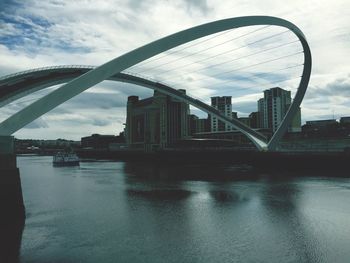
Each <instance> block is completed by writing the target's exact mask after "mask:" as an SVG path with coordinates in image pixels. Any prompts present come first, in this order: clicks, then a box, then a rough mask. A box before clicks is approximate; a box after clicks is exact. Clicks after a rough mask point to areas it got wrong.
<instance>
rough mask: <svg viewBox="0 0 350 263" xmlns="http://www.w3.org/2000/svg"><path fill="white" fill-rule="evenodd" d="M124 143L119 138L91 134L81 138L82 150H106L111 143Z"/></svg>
mask: <svg viewBox="0 0 350 263" xmlns="http://www.w3.org/2000/svg"><path fill="white" fill-rule="evenodd" d="M123 141H124V139H123V138H121V137H120V136H115V135H101V134H92V135H91V136H86V137H82V138H81V147H82V148H92V149H108V148H109V145H110V144H112V143H122V142H123Z"/></svg>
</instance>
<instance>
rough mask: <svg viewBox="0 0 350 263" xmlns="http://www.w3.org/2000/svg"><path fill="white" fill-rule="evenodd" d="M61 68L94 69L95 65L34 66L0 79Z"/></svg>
mask: <svg viewBox="0 0 350 263" xmlns="http://www.w3.org/2000/svg"><path fill="white" fill-rule="evenodd" d="M62 68H91V69H94V68H96V66H92V65H60V66H49V67H41V68H34V69H29V70H24V71H19V72H16V73H11V74H8V75H5V76H2V77H0V81H1V80H4V79H8V78H13V77H15V76H18V75H24V74H28V73H32V72H38V71H44V70H50V69H62Z"/></svg>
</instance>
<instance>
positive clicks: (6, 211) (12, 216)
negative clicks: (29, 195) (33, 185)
mask: <svg viewBox="0 0 350 263" xmlns="http://www.w3.org/2000/svg"><path fill="white" fill-rule="evenodd" d="M24 220H25V208H24V204H23V196H22V187H21V179H20V174H19V169H18V168H17V163H16V155H15V152H14V139H13V137H12V136H0V223H2V224H7V223H15V222H18V223H20V222H24Z"/></svg>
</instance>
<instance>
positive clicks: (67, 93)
mask: <svg viewBox="0 0 350 263" xmlns="http://www.w3.org/2000/svg"><path fill="white" fill-rule="evenodd" d="M253 25H275V26H281V27H285V28H288V29H289V30H291V31H292V32H293V33H294V34H295V35H296V36H297V37H298V39H299V40H300V42H301V44H302V47H303V50H304V68H303V73H302V77H301V80H300V83H299V87H298V90H297V92H296V95H295V97H294V100H293V102H292V104H291V106H290V108H289V110H288V112H287V113H286V115H285V117H284V119H283V121H282V123H281V124H280V126H279V128H278V129H277V131H276V132H275V134H274V135H273V137H272V139H271V140H270V142H269V143H268V145H267V150H275V148H276V145H277V143H278V141H279V140H280V138H281V137H282V135H283V134H284V132H285V131H286V129H287V128H288V125H289V124H290V122H291V120H292V118H293V117H294V115H295V113H296V111H297V110H298V108H299V106H300V104H301V102H302V99H303V97H304V95H305V92H306V89H307V86H308V83H309V79H310V74H311V65H312V59H311V51H310V48H309V45H308V43H307V41H306V38H305V36H304V34H303V33H302V31H301V30H300V29H299V28H298V27H297V26H296V25H294V24H292V23H291V22H289V21H286V20H284V19H281V18H277V17H270V16H246V17H237V18H229V19H224V20H219V21H214V22H211V23H207V24H203V25H199V26H196V27H193V28H189V29H186V30H183V31H180V32H178V33H175V34H172V35H169V36H167V37H164V38H162V39H159V40H156V41H154V42H151V43H149V44H147V45H145V46H142V47H140V48H137V49H135V50H133V51H131V52H129V53H126V54H124V55H122V56H119V57H117V58H114V59H112V60H111V61H109V62H107V63H105V64H103V65H101V66H99V67H97V68H95V69H94V70H91V71H89V72H87V73H85V74H83V75H82V76H80V77H77V78H75V79H73V80H72V81H70V82H69V83H67V84H65V85H63V86H61V87H60V88H58V89H57V90H55V91H53V92H51V93H50V94H48V95H46V96H45V97H43V98H41V99H39V100H38V101H36V102H34V103H32V104H31V105H29V106H28V107H26V108H24V109H23V110H21V111H19V112H17V113H16V114H14V115H13V116H11V117H9V118H8V119H6V120H5V121H3V122H2V123H1V124H0V135H11V134H12V133H14V132H16V131H17V130H19V129H21V128H22V127H24V126H25V125H27V124H29V123H30V122H32V121H33V120H35V119H36V118H38V117H40V116H41V115H43V114H45V113H46V112H48V111H50V110H52V109H53V108H55V107H57V106H58V105H60V104H61V103H63V102H65V101H67V100H69V99H70V98H72V97H74V96H76V95H78V94H79V93H81V92H83V91H84V90H86V89H88V88H90V87H92V86H94V85H96V84H97V83H99V82H101V81H103V80H106V79H108V78H110V77H111V76H113V75H115V74H117V73H119V72H121V71H123V70H125V69H127V68H129V67H131V66H133V65H135V64H138V63H140V62H142V61H144V60H146V59H148V58H150V57H153V56H155V55H157V54H159V53H162V52H164V51H167V50H169V49H171V48H174V47H176V46H179V45H182V44H185V43H187V42H190V41H193V40H195V39H198V38H201V37H204V36H207V35H211V34H214V33H218V32H220V31H225V30H228V29H232V28H238V27H245V26H253ZM240 131H241V132H242V133H243V134H245V135H246V136H247V137H248V138H250V139H251V140H252V141H253V142H254V143H255V144H258V143H259V141H260V140H259V139H258V138H257V137H256V136H254V135H253V133H252V130H251V129H249V128H248V129H247V127H246V126H243V127H242V128H241V129H240ZM260 149H263V147H262V148H260Z"/></svg>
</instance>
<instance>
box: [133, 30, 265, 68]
mask: <svg viewBox="0 0 350 263" xmlns="http://www.w3.org/2000/svg"><path fill="white" fill-rule="evenodd" d="M267 27H269V26H264V27H262V28H258V29H256V30H253V31H251V32H248V33H245V34H243V35H240V36H238V37H234V38H231V39H229V40H226V41H224V42H221V43H219V44H215V45H214V46H211V47H207V48H205V49H202V50H200V51H197V52H194V53H190V54H187V55H186V56H183V57H180V58H176V59H173V60H171V61H168V62H165V63H162V64H159V65H157V66H154V67H150V68H147V69H145V70H141V71H139V72H138V73H144V72H148V71H150V70H152V69H156V68H159V67H162V66H164V65H168V64H171V63H174V62H176V61H179V60H182V59H184V58H187V57H190V56H194V55H196V54H199V53H201V52H203V51H207V50H209V49H212V48H214V47H217V46H220V45H223V44H226V43H228V42H230V41H233V40H237V39H239V38H242V37H244V36H247V35H249V34H252V33H254V32H257V31H259V30H262V29H265V28H267Z"/></svg>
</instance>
